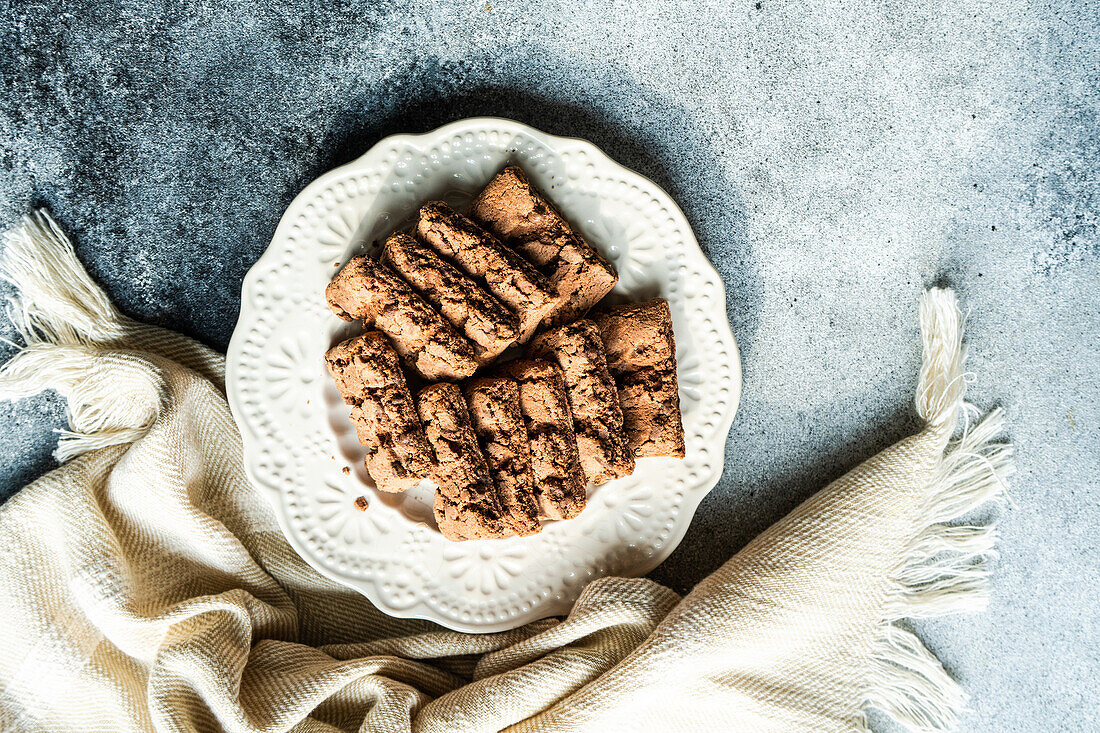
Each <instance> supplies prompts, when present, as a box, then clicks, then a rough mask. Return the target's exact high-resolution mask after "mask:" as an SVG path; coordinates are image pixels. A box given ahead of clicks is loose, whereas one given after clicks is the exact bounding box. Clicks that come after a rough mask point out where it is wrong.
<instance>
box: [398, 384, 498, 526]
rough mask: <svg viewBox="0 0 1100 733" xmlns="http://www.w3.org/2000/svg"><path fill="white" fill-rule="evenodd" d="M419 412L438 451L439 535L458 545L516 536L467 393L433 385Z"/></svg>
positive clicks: (420, 398) (422, 397) (421, 398)
mask: <svg viewBox="0 0 1100 733" xmlns="http://www.w3.org/2000/svg"><path fill="white" fill-rule="evenodd" d="M417 409H418V411H419V412H420V419H421V421H422V422H423V423H424V432H425V433H427V436H428V442H429V443H431V445H432V450H433V451H435V461H436V462H435V468H434V471H433V473H432V480H434V481H435V482H436V484H437V485H438V486H439V489H438V491H436V495H435V502H434V505H433V510H434V512H435V520H436V524H438V525H439V531H440V532H442V533H443V536H444V537H446V538H447V539H449V540H453V541H460V540H482V539H489V538H493V537H506V536H508V535H510V534H512V531H511V529H510V528H509V526H508V525H507V524H506V523H505V522H504V520H503V518H502V512H501V508H500V502H499V500H498V499H497V494H496V488H495V487H494V486H493V481H492V479H491V478H490V476H489V467H488V465H486V463H485V457H484V456H483V455H482V453H481V448H480V447H479V446H478V444H477V434H476V433H475V432H474V426H473V424H472V423H471V422H470V413H469V410H468V409H467V407H466V401H465V400H464V399H463V397H462V390H461V389H459V388H458V387H457V386H456V385H453V384H449V383H447V382H441V383H439V384H432V385H429V386H427V387H425V388H424V389H422V390H420V393H419V394H418V395H417Z"/></svg>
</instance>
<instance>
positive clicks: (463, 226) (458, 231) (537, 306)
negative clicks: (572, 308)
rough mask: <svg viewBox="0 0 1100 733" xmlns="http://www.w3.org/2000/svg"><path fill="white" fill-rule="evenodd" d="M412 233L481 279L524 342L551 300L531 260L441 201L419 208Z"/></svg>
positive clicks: (549, 289)
mask: <svg viewBox="0 0 1100 733" xmlns="http://www.w3.org/2000/svg"><path fill="white" fill-rule="evenodd" d="M416 235H417V236H418V237H420V239H421V240H423V241H424V242H427V243H428V244H429V245H430V246H431V247H432V248H433V249H434V250H436V251H437V252H439V253H440V254H442V255H443V256H444V257H447V258H449V259H450V260H452V261H454V262H455V263H457V265H458V266H459V267H460V268H462V270H464V271H465V272H466V273H467V274H469V275H473V276H474V277H477V278H481V279H483V280H484V281H485V284H486V287H487V288H488V290H489V292H491V293H492V294H493V295H494V296H496V298H497V299H498V300H500V301H501V302H502V303H504V304H505V305H506V306H508V307H509V308H510V309H511V310H512V311H514V312H515V314H516V315H517V316H518V317H519V339H518V341H519V342H520V343H526V342H527V340H528V339H530V338H531V336H532V335H533V334H534V333H535V329H536V328H538V326H539V324H540V323H542V321H543V319H544V318H546V316H547V315H549V314H550V312H551V310H552V309H553V308H554V305H555V303H556V296H555V295H554V289H553V287H552V286H551V285H550V283H549V282H547V280H546V278H545V277H543V276H542V274H541V273H539V272H538V271H537V270H536V269H535V268H534V267H532V265H531V264H530V263H529V262H527V261H526V260H525V259H523V258H522V257H521V256H519V255H518V254H516V253H515V252H514V251H512V250H511V249H509V248H508V247H507V246H505V245H503V244H501V243H500V241H499V240H497V238H496V237H494V236H493V235H491V234H489V233H488V232H486V231H485V230H483V229H482V228H481V227H479V226H477V225H476V224H474V223H473V222H472V221H470V220H469V219H467V218H466V217H464V216H462V215H461V214H459V213H456V212H455V211H454V210H453V209H451V207H449V206H447V204H445V203H443V202H442V201H434V202H431V203H428V204H425V205H424V206H422V207H421V208H420V215H419V218H418V219H417V222H416Z"/></svg>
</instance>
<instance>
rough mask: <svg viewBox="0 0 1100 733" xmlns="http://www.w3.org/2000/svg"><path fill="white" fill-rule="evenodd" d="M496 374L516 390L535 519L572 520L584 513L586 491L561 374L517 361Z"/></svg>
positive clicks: (553, 366) (535, 363)
mask: <svg viewBox="0 0 1100 733" xmlns="http://www.w3.org/2000/svg"><path fill="white" fill-rule="evenodd" d="M500 373H501V374H503V375H505V376H507V377H511V378H512V379H514V380H516V382H517V383H518V384H519V406H520V412H521V413H522V414H523V423H524V426H525V427H526V428H527V442H528V445H529V446H530V448H531V469H532V471H533V472H534V476H535V492H536V494H537V496H538V503H539V515H540V516H541V517H542V518H544V519H572V518H573V517H575V516H577V515H578V514H580V513H581V510H583V509H584V504H585V500H586V491H585V482H584V471H583V470H582V469H581V463H580V456H579V454H578V453H577V436H576V434H575V433H574V432H573V416H572V414H571V413H570V412H569V399H568V397H567V396H566V394H565V378H564V375H563V374H562V371H561V368H559V367H558V365H557V364H552V363H550V362H548V361H529V360H519V361H512V362H508V363H507V364H505V365H503V366H502V367H501V368H500Z"/></svg>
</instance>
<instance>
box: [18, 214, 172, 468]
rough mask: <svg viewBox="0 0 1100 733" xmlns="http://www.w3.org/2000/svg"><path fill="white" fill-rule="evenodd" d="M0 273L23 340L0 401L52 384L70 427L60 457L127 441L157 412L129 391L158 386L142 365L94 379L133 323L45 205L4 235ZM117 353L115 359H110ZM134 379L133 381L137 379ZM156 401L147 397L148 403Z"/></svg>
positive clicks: (64, 434) (141, 431)
mask: <svg viewBox="0 0 1100 733" xmlns="http://www.w3.org/2000/svg"><path fill="white" fill-rule="evenodd" d="M4 243H5V247H4V253H3V260H2V261H0V278H3V279H4V280H6V281H7V282H9V283H11V284H12V285H13V286H14V288H15V290H16V294H15V295H13V296H11V297H9V299H8V305H9V315H10V317H11V320H12V322H13V323H14V324H15V327H16V330H17V331H18V332H19V334H20V336H21V337H22V339H23V342H24V344H23V345H17V346H19V347H20V351H19V352H18V353H17V354H16V355H15V356H14V357H12V358H11V359H10V360H9V361H8V362H7V363H5V364H4V365H3V366H2V367H0V400H6V399H10V400H16V399H20V398H22V397H28V396H30V395H34V394H38V393H39V392H42V391H43V390H46V389H54V390H57V391H58V392H59V393H61V395H62V396H64V397H65V399H66V402H67V406H68V411H69V429H68V430H60V431H58V432H59V433H60V435H61V437H60V439H59V440H58V446H57V451H56V453H55V456H56V458H57V460H58V461H60V462H62V463H64V462H65V461H67V460H69V459H71V458H75V457H76V456H78V455H81V454H83V453H86V452H88V451H90V450H95V449H97V448H103V447H106V446H110V445H119V444H123V443H132V442H133V441H135V440H137V439H139V438H140V437H141V436H142V435H144V434H145V432H146V431H147V430H148V427H149V425H151V424H152V421H153V419H154V418H155V417H156V414H155V412H151V411H150V410H149V409H144V407H145V406H147V405H148V404H150V402H149V401H148V400H135V399H134V398H133V395H134V392H133V389H134V388H137V389H142V388H144V389H150V388H151V389H156V388H157V384H158V380H157V379H156V376H155V375H152V374H133V373H132V372H133V370H135V369H137V370H139V371H141V372H149V368H148V367H147V366H142V365H139V364H136V363H131V364H127V365H126V366H128V367H129V369H119V370H117V371H116V372H114V373H113V379H114V380H116V385H115V386H116V387H117V388H116V389H108V390H105V388H104V384H103V382H102V381H100V380H97V379H95V378H94V376H93V375H94V372H93V369H94V367H95V365H96V364H97V360H98V359H101V358H105V357H104V350H103V347H104V346H106V345H109V344H121V342H123V340H124V339H126V337H127V336H128V335H129V334H130V333H131V332H132V329H133V328H134V325H135V324H134V323H133V322H132V321H131V320H130V319H128V318H126V317H125V316H124V315H122V314H121V313H120V312H119V311H118V309H117V308H115V306H114V304H113V303H111V300H110V298H108V297H107V294H106V293H105V292H103V290H102V289H101V288H100V287H99V286H98V285H97V284H96V283H95V281H93V280H92V278H91V277H90V276H89V275H88V273H87V271H86V270H85V269H84V266H83V265H81V264H80V261H79V260H78V259H77V258H76V252H75V251H74V250H73V246H72V244H71V243H70V242H69V239H68V237H66V236H65V234H64V233H63V232H62V231H61V229H60V228H59V227H58V226H57V224H56V223H55V222H54V220H53V219H52V218H51V217H50V215H49V214H48V213H46V212H45V211H36V212H35V213H33V214H30V215H27V216H24V217H23V220H22V221H21V222H20V223H19V224H18V225H17V226H15V227H14V228H12V229H10V230H9V231H7V232H5V233H4ZM115 358H119V357H117V356H116V357H115ZM135 377H136V379H135ZM155 403H156V400H154V401H153V404H155Z"/></svg>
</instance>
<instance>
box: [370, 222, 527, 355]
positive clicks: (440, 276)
mask: <svg viewBox="0 0 1100 733" xmlns="http://www.w3.org/2000/svg"><path fill="white" fill-rule="evenodd" d="M382 260H383V262H385V263H386V264H387V265H389V267H390V268H391V269H392V270H393V271H394V272H396V273H397V274H398V275H400V276H401V277H403V278H405V280H406V281H407V282H408V283H409V284H410V285H412V287H413V289H414V290H416V291H417V292H418V293H419V294H420V295H421V297H423V298H424V299H425V300H426V301H428V302H429V303H431V304H432V305H434V306H435V307H436V308H438V309H439V312H440V313H442V314H443V317H444V318H446V319H447V320H448V321H449V322H450V323H451V325H452V326H454V327H455V328H456V329H458V330H460V331H461V332H463V333H464V334H465V335H466V338H468V339H469V340H470V341H472V342H473V344H474V352H475V356H476V357H477V360H478V362H479V363H481V364H487V363H489V362H490V361H492V360H493V359H495V358H496V357H497V356H498V355H500V352H502V351H504V350H505V349H506V348H508V347H509V346H510V345H511V344H512V343H513V342H514V341H515V340H516V337H517V336H518V335H519V319H518V318H517V317H516V315H515V314H514V313H512V312H511V311H510V310H508V309H507V308H505V307H504V305H503V304H501V302H500V301H499V300H497V299H496V298H495V297H493V296H492V295H491V294H490V293H488V292H486V291H485V290H484V289H483V288H482V287H481V286H480V285H478V284H477V282H476V281H475V280H474V279H473V278H471V277H470V276H469V275H466V274H464V273H462V272H459V271H458V270H457V269H456V268H455V267H454V266H453V265H451V264H450V263H449V262H446V261H444V260H443V259H442V258H441V257H440V256H439V255H438V254H436V253H435V251H434V250H433V249H432V248H431V247H429V246H427V245H425V244H423V243H421V242H418V241H416V240H415V239H413V238H412V237H410V236H409V235H408V234H394V235H393V236H392V237H390V238H389V239H387V240H386V243H385V244H384V245H383V247H382Z"/></svg>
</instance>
